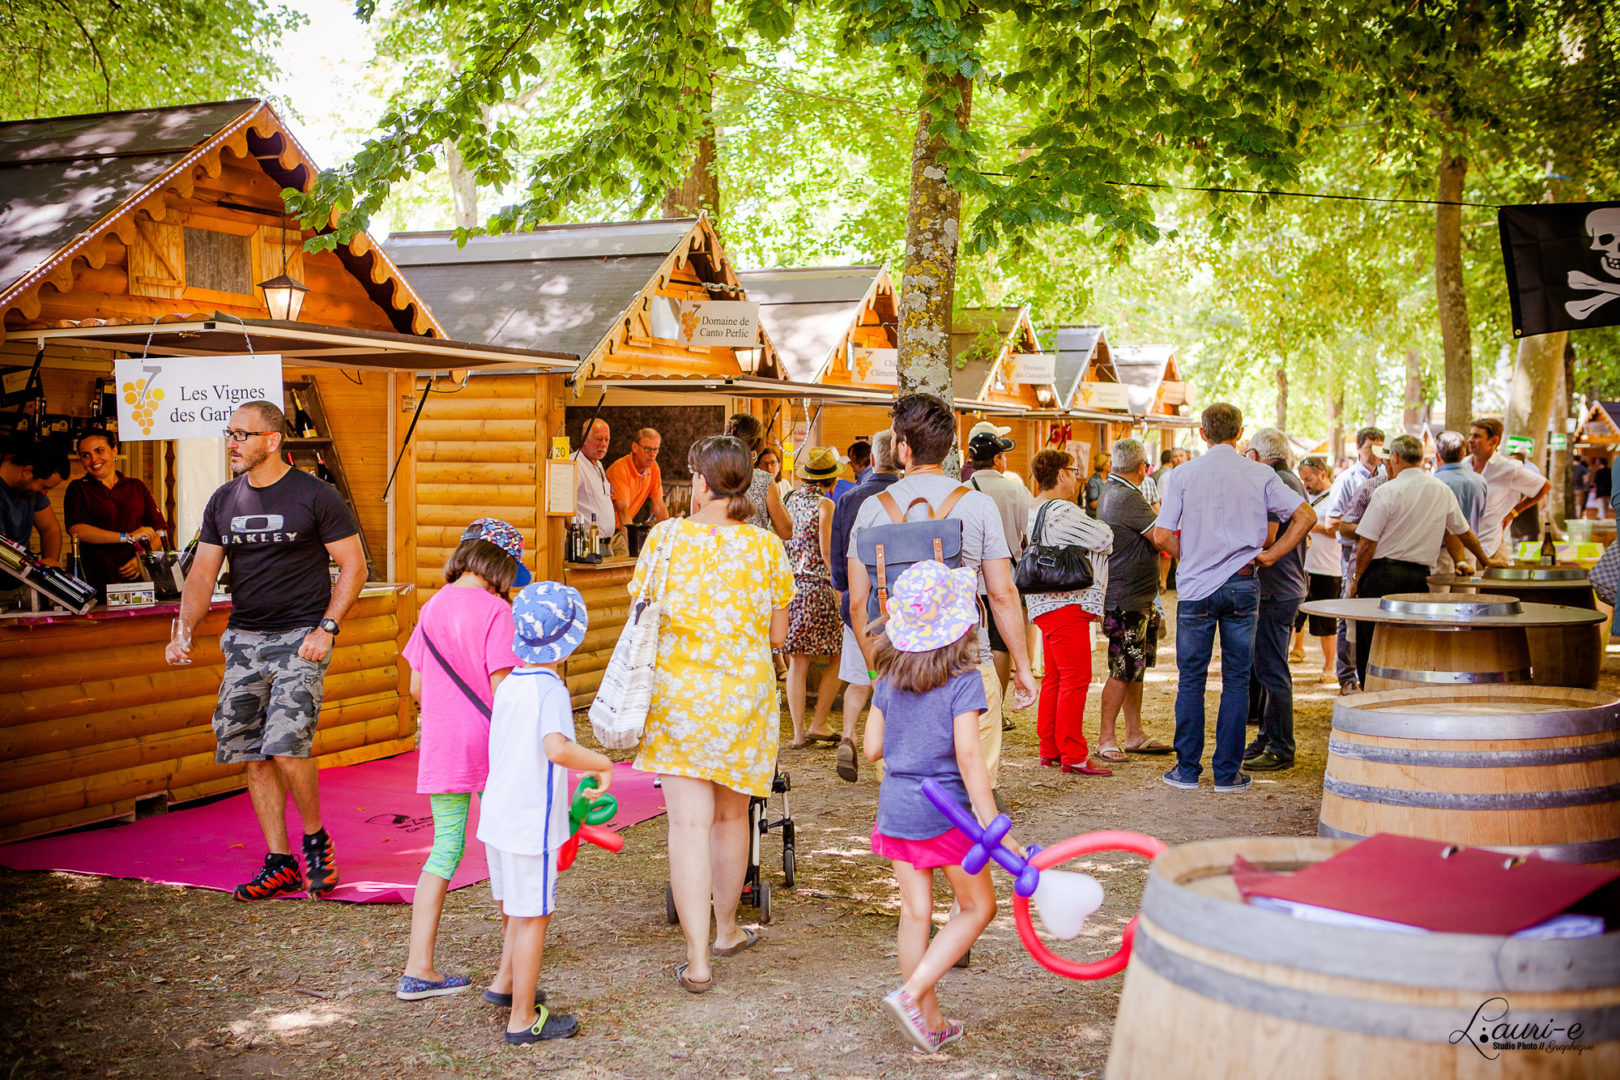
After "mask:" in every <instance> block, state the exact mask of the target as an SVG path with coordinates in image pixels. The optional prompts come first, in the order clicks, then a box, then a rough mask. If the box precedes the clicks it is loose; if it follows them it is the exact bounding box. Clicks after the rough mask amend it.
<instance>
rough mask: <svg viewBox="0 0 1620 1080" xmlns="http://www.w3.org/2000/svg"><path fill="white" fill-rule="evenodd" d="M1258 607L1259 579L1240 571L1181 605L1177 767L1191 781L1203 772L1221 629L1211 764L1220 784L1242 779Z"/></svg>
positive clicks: (1178, 614) (1178, 616)
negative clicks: (1212, 667)
mask: <svg viewBox="0 0 1620 1080" xmlns="http://www.w3.org/2000/svg"><path fill="white" fill-rule="evenodd" d="M1259 610H1260V586H1259V583H1258V582H1256V581H1255V580H1254V578H1253V577H1239V576H1238V575H1236V574H1234V575H1232V576H1231V577H1229V578H1227V579H1226V581H1225V583H1223V584H1222V585H1221V587H1220V588H1218V589H1216V590H1215V591H1214V592H1213V593H1212V594H1210V595H1209V596H1206V597H1204V598H1203V599H1202V600H1183V601H1181V602H1180V603H1179V604H1177V605H1176V673H1177V677H1178V683H1177V686H1176V767H1177V770H1178V771H1179V772H1180V773H1181V775H1182V776H1183V777H1184V778H1186V779H1195V778H1196V777H1197V776H1198V775H1199V774H1200V773H1202V772H1203V771H1204V767H1203V765H1202V764H1201V761H1202V758H1203V756H1204V687H1205V684H1207V683H1208V682H1209V658H1210V654H1211V653H1212V652H1213V651H1214V648H1215V632H1216V630H1217V629H1218V630H1219V631H1220V634H1221V705H1220V711H1219V712H1218V713H1217V714H1216V717H1215V754H1214V757H1213V758H1212V759H1211V761H1210V766H1211V768H1212V770H1213V771H1214V773H1215V782H1216V783H1217V784H1225V783H1230V782H1231V781H1233V780H1234V779H1236V777H1237V774H1238V767H1239V766H1240V765H1242V763H1243V728H1244V721H1245V720H1246V719H1247V716H1246V714H1247V713H1248V711H1249V671H1250V669H1251V668H1252V667H1253V665H1254V630H1255V622H1256V619H1257V618H1258V615H1259ZM1284 651H1285V653H1286V646H1285V650H1284ZM1285 659H1286V656H1285Z"/></svg>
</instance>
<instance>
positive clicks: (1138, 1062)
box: [1107, 837, 1620, 1080]
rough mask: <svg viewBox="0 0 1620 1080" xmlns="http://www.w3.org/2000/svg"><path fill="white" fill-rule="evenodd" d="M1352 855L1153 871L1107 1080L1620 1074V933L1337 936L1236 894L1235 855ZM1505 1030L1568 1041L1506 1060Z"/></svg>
mask: <svg viewBox="0 0 1620 1080" xmlns="http://www.w3.org/2000/svg"><path fill="white" fill-rule="evenodd" d="M1345 846H1347V845H1346V844H1345V843H1344V842H1343V841H1333V840H1310V839H1296V838H1279V837H1266V838H1245V839H1237V840H1210V841H1205V842H1202V843H1196V844H1186V845H1183V846H1181V847H1176V848H1172V849H1171V850H1169V851H1167V852H1165V853H1164V854H1162V855H1160V856H1159V857H1158V858H1157V859H1155V860H1154V861H1153V869H1152V871H1151V873H1150V874H1149V876H1148V884H1147V889H1146V891H1145V893H1144V894H1143V897H1142V914H1141V919H1140V921H1139V922H1138V924H1137V931H1136V940H1135V944H1134V946H1133V948H1132V951H1131V962H1130V966H1129V968H1127V970H1126V973H1125V989H1124V991H1123V993H1122V995H1121V998H1120V1003H1119V1016H1118V1019H1117V1020H1116V1021H1115V1023H1114V1038H1113V1044H1112V1047H1111V1048H1110V1052H1109V1055H1108V1070H1107V1077H1108V1080H1164V1078H1165V1077H1176V1076H1198V1077H1222V1078H1228V1077H1230V1078H1236V1077H1250V1076H1286V1077H1289V1078H1290V1080H1337V1078H1343V1080H1360V1078H1362V1077H1368V1076H1390V1077H1424V1078H1425V1080H1441V1078H1461V1077H1478V1078H1482V1080H1483V1078H1485V1077H1490V1078H1492V1080H1521V1078H1525V1077H1590V1076H1615V1075H1620V987H1617V986H1616V985H1615V982H1616V979H1615V974H1614V973H1615V972H1616V971H1620V933H1610V934H1604V935H1603V936H1601V937H1595V938H1582V939H1577V940H1571V941H1532V940H1528V939H1524V938H1513V937H1492V936H1484V935H1472V934H1437V933H1425V934H1409V933H1399V932H1390V931H1385V930H1369V929H1362V928H1359V927H1342V926H1333V925H1329V924H1324V923H1313V922H1305V921H1303V920H1299V919H1294V918H1292V917H1290V916H1288V915H1285V914H1282V913H1280V912H1274V911H1266V910H1263V909H1260V908H1255V907H1250V906H1249V905H1247V904H1244V903H1242V901H1241V899H1240V898H1239V896H1238V892H1237V888H1236V886H1235V885H1234V884H1233V882H1232V877H1231V866H1232V860H1233V858H1234V857H1235V856H1238V855H1242V856H1243V857H1244V858H1245V859H1248V860H1249V861H1250V862H1252V863H1254V864H1255V865H1257V866H1260V867H1263V868H1266V869H1271V870H1292V869H1298V868H1300V867H1302V866H1306V865H1309V864H1311V863H1313V862H1318V861H1320V860H1322V859H1325V858H1327V857H1328V856H1329V855H1331V854H1333V853H1334V852H1335V851H1338V850H1341V849H1342V848H1344V847H1345ZM1503 1010H1505V1014H1504V1012H1503ZM1503 1024H1505V1025H1509V1027H1510V1028H1511V1029H1512V1030H1513V1031H1515V1032H1517V1033H1519V1034H1525V1033H1527V1032H1528V1029H1527V1028H1526V1027H1525V1025H1528V1024H1535V1025H1538V1030H1537V1032H1536V1034H1537V1035H1538V1036H1539V1035H1540V1034H1541V1032H1540V1029H1541V1028H1553V1027H1556V1028H1558V1029H1560V1030H1559V1031H1557V1032H1556V1033H1553V1034H1551V1035H1548V1036H1544V1037H1538V1038H1533V1039H1526V1040H1524V1041H1526V1042H1547V1043H1550V1044H1551V1046H1550V1049H1548V1050H1529V1049H1501V1048H1498V1047H1497V1045H1496V1041H1497V1040H1496V1039H1495V1035H1504V1036H1505V1035H1506V1034H1508V1031H1507V1030H1506V1029H1502V1028H1499V1027H1498V1025H1503ZM1575 1024H1579V1025H1580V1034H1579V1035H1578V1036H1576V1037H1574V1039H1573V1041H1574V1042H1575V1043H1576V1044H1577V1045H1579V1046H1580V1047H1582V1049H1581V1052H1580V1053H1578V1054H1577V1053H1576V1052H1575V1050H1574V1049H1573V1048H1570V1043H1571V1041H1572V1040H1571V1035H1570V1029H1571V1027H1572V1025H1575ZM1482 1033H1483V1034H1484V1035H1485V1037H1486V1038H1485V1041H1484V1042H1481V1041H1479V1036H1480V1035H1481V1034H1482ZM1560 1050H1563V1052H1560Z"/></svg>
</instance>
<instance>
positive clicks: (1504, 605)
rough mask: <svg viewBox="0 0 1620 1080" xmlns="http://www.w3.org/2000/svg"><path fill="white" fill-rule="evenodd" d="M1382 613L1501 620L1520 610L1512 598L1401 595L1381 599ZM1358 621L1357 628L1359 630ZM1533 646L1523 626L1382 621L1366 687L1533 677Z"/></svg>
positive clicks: (1521, 680)
mask: <svg viewBox="0 0 1620 1080" xmlns="http://www.w3.org/2000/svg"><path fill="white" fill-rule="evenodd" d="M1378 606H1379V608H1380V610H1381V611H1382V612H1385V613H1388V614H1392V615H1408V616H1412V617H1413V618H1416V619H1421V618H1431V617H1445V618H1450V619H1454V620H1458V621H1460V622H1462V623H1463V624H1464V626H1466V620H1468V619H1471V618H1493V619H1498V620H1499V619H1501V618H1504V617H1511V616H1513V615H1516V614H1518V613H1519V612H1520V611H1521V610H1522V605H1521V604H1520V603H1519V601H1517V600H1515V599H1513V598H1512V597H1510V596H1492V595H1483V594H1471V593H1463V594H1452V593H1398V594H1395V595H1391V596H1386V597H1383V598H1382V599H1381V600H1380V601H1379V605H1378ZM1364 625H1366V624H1360V626H1358V628H1357V632H1358V633H1359V632H1360V629H1361V626H1364ZM1530 676H1531V667H1530V647H1529V644H1528V642H1527V639H1526V637H1525V629H1524V627H1521V626H1481V627H1479V628H1477V629H1467V628H1459V629H1436V628H1434V627H1432V626H1427V625H1424V624H1423V623H1421V622H1415V623H1404V622H1380V623H1379V624H1378V628H1377V630H1376V631H1375V632H1374V633H1373V640H1372V651H1371V653H1370V654H1369V656H1368V659H1367V679H1366V689H1368V690H1389V689H1394V688H1396V687H1402V686H1469V685H1489V684H1505V683H1527V682H1529V681H1530Z"/></svg>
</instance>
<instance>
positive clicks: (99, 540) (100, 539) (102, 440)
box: [64, 431, 167, 589]
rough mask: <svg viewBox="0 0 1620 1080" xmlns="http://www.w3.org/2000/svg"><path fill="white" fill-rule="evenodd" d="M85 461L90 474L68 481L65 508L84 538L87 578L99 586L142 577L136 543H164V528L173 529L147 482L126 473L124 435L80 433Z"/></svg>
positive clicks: (81, 552)
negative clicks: (121, 451) (121, 467)
mask: <svg viewBox="0 0 1620 1080" xmlns="http://www.w3.org/2000/svg"><path fill="white" fill-rule="evenodd" d="M78 449H79V461H80V462H82V463H83V465H84V471H85V475H84V476H82V477H80V478H79V479H77V480H75V481H73V482H72V483H71V484H69V485H68V488H67V496H66V500H65V507H64V509H66V511H67V526H68V532H69V533H71V534H73V536H74V537H76V538H77V539H78V541H79V561H80V564H81V565H82V566H83V567H84V579H85V580H86V581H88V582H89V583H90V584H92V585H94V586H96V588H98V589H104V588H105V587H106V586H107V584H108V583H109V582H113V581H135V580H137V579H138V578H139V577H140V576H141V565H140V558H139V552H138V550H137V548H136V543H137V542H139V541H142V540H144V541H145V542H146V543H147V545H148V546H149V547H151V548H153V549H155V548H157V546H158V535H157V534H158V530H159V529H165V528H167V526H166V525H164V523H163V515H162V514H161V513H159V512H158V508H157V503H156V502H155V501H154V500H153V498H152V493H151V491H149V490H147V487H146V485H145V484H143V483H141V482H140V481H139V480H136V479H135V478H134V477H130V476H123V475H120V474H119V472H118V469H117V467H116V466H117V458H118V437H117V436H115V435H113V434H111V433H109V432H105V431H89V432H86V433H85V434H83V435H81V436H79V443H78Z"/></svg>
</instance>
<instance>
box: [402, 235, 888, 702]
mask: <svg viewBox="0 0 1620 1080" xmlns="http://www.w3.org/2000/svg"><path fill="white" fill-rule="evenodd" d="M388 250H389V252H390V254H391V255H393V257H394V258H395V259H396V261H398V263H399V264H400V265H401V266H402V267H404V271H405V273H406V274H407V275H409V277H410V279H411V281H412V283H413V284H414V285H415V287H416V288H417V289H418V290H419V291H420V292H421V293H422V295H423V296H424V297H426V298H427V300H428V302H429V303H430V304H431V305H432V306H433V309H434V311H435V312H437V313H438V314H439V316H440V317H441V318H442V319H444V321H445V325H446V326H447V328H448V329H449V331H450V333H451V334H452V335H454V336H457V337H465V338H468V339H470V340H473V341H482V342H486V343H489V344H492V345H531V344H533V345H543V346H544V347H547V348H552V349H559V350H561V351H564V352H570V353H576V354H577V355H578V356H579V357H580V361H579V363H578V365H577V367H575V368H574V369H573V370H572V371H570V372H569V373H567V374H566V375H562V374H537V375H534V376H515V375H501V376H493V375H492V376H482V375H476V374H475V375H473V376H472V377H471V379H469V381H468V383H467V386H466V387H465V388H464V389H463V390H462V391H461V392H460V393H459V394H456V395H453V396H451V395H433V396H432V397H431V398H430V400H429V402H428V405H427V408H426V411H425V412H424V414H423V419H422V421H421V424H420V425H419V426H418V432H417V438H416V440H415V441H414V443H413V445H412V447H410V448H409V449H408V450H407V452H406V456H407V459H408V460H410V461H412V462H413V463H414V465H413V468H414V475H415V478H416V484H417V506H418V508H419V509H418V513H419V514H420V515H421V517H420V519H419V522H418V534H419V536H420V539H421V546H420V547H419V548H418V549H417V550H416V551H415V552H414V553H413V557H414V559H415V561H414V563H413V564H412V565H411V566H410V567H408V568H407V569H406V570H405V571H404V572H405V573H408V574H411V575H413V576H412V577H411V578H410V580H414V581H415V582H416V583H417V584H418V585H419V586H420V587H421V589H422V590H423V591H424V592H430V591H431V590H432V589H433V588H435V587H436V586H437V583H438V581H439V567H440V566H441V565H442V563H443V561H444V557H445V556H446V555H448V553H449V550H450V548H451V547H453V541H454V536H452V535H451V530H452V529H459V528H460V527H461V524H462V523H463V521H464V519H465V518H467V517H469V516H476V515H477V514H478V513H488V514H491V515H495V516H508V515H509V517H508V520H510V521H512V523H513V524H514V525H517V526H518V527H519V528H520V529H522V530H524V535H525V542H526V543H535V542H536V541H537V539H538V541H539V547H540V548H541V550H542V552H543V553H544V561H543V563H542V565H541V566H540V567H539V568H538V572H539V573H541V574H543V575H545V576H548V577H550V578H552V579H554V580H560V581H564V582H566V583H568V584H570V585H573V586H574V587H575V588H577V589H579V590H580V592H581V594H582V595H583V596H584V597H585V602H586V605H587V608H588V609H589V611H590V628H589V631H588V632H587V634H586V637H585V640H584V642H583V643H582V644H581V646H580V648H579V649H578V650H577V651H576V652H575V653H574V655H573V657H572V658H571V659H570V660H569V661H568V663H567V665H566V671H565V674H566V677H567V680H568V685H569V688H570V689H571V691H572V692H573V700H574V705H575V707H576V708H583V707H585V706H587V705H589V704H590V702H591V700H592V698H593V697H594V696H595V693H596V688H597V686H598V685H599V684H600V682H601V678H602V671H603V669H604V668H605V667H606V666H607V661H608V657H609V656H610V655H611V654H612V650H613V645H614V642H615V641H616V640H617V638H618V635H619V631H620V628H621V627H622V626H623V625H624V620H625V616H626V614H627V612H628V610H629V596H628V595H627V593H626V591H625V586H626V584H627V583H628V582H629V580H630V576H631V573H632V571H633V569H634V565H635V559H634V557H630V556H619V557H608V558H604V559H603V560H602V561H601V562H600V563H597V564H575V563H567V562H565V561H564V559H563V552H564V535H565V526H566V523H567V522H568V520H569V519H570V515H571V513H572V511H571V510H569V511H566V512H561V513H554V514H544V513H542V511H543V510H545V509H546V507H544V506H540V507H538V508H537V507H536V505H535V487H534V485H535V470H536V469H537V468H539V467H540V466H542V464H545V454H544V450H545V448H546V447H548V446H549V447H552V448H553V451H552V452H553V453H556V452H558V450H559V449H560V450H561V452H563V453H564V454H571V453H573V452H574V451H575V450H576V449H577V447H578V445H579V441H580V439H581V437H582V436H583V434H584V431H585V428H586V427H587V425H588V424H589V422H590V420H591V419H592V418H593V417H596V416H600V417H601V418H602V419H604V420H606V421H607V422H608V425H609V428H610V431H611V441H610V444H609V449H608V453H607V456H606V457H605V458H604V459H603V462H604V464H611V463H612V462H614V461H616V460H618V459H619V458H620V457H623V456H624V455H625V454H626V453H627V452H628V451H629V446H630V443H631V441H632V439H633V438H634V437H635V435H636V433H637V432H638V431H639V430H640V429H641V428H644V427H652V428H655V429H657V430H658V431H659V433H660V435H661V436H662V452H661V453H660V455H659V467H660V470H661V472H662V476H663V486H664V494H665V498H666V501H669V502H673V503H675V504H676V505H679V502H680V500H681V499H682V498H683V497H689V494H690V477H689V476H688V475H687V471H686V455H687V450H688V449H689V448H690V446H691V445H692V443H694V442H695V441H697V440H698V439H700V438H702V437H704V436H706V435H713V434H718V433H719V432H720V431H722V430H723V428H724V424H725V419H726V417H727V416H728V415H730V414H731V413H734V412H751V413H753V414H754V415H757V416H759V417H760V418H761V420H762V421H764V420H771V419H773V417H774V420H773V423H772V427H773V429H775V430H776V431H778V432H779V431H781V430H782V425H783V423H784V422H785V418H786V416H787V415H788V414H789V413H790V405H791V403H792V402H793V401H794V400H795V399H797V400H798V401H800V402H802V401H803V400H804V399H806V398H810V399H812V400H815V399H818V398H822V397H826V396H837V395H838V393H839V391H837V390H836V389H827V388H823V387H817V386H814V385H810V384H805V383H795V382H792V381H791V380H788V379H786V378H785V377H784V373H783V369H782V366H781V362H780V360H779V358H778V356H777V353H776V350H775V349H774V348H773V346H772V343H771V339H770V336H769V334H768V333H767V332H765V331H764V330H762V329H760V328H759V326H758V323H757V318H755V321H754V322H752V323H749V324H748V329H747V330H746V335H745V337H746V340H740V341H736V343H734V344H703V343H702V341H703V340H704V338H703V335H702V334H701V333H699V335H698V339H697V342H696V343H695V342H694V340H693V338H692V335H691V331H690V330H688V329H687V326H688V325H690V323H691V316H692V315H694V314H695V313H698V312H700V311H705V310H706V311H708V312H711V313H714V312H718V313H722V314H724V313H727V311H728V309H724V308H712V307H700V305H702V306H706V305H712V304H715V303H717V302H718V303H720V304H725V303H736V302H743V303H747V302H748V296H747V292H746V288H745V286H744V284H743V282H742V281H741V279H740V278H739V277H738V275H737V273H736V271H735V270H734V268H733V266H732V264H731V261H730V259H729V257H728V256H727V255H726V253H725V250H724V247H723V246H722V244H721V241H720V238H719V236H718V235H716V233H715V230H714V227H713V225H712V224H711V223H710V222H709V220H708V218H707V217H706V216H699V217H697V218H686V219H673V220H664V221H650V222H608V223H596V224H583V225H562V226H552V227H548V228H541V229H536V230H534V231H532V232H527V233H522V234H519V235H514V236H502V237H474V238H473V239H471V240H470V241H468V243H467V244H466V246H465V247H457V246H456V243H455V241H454V240H453V239H452V238H451V237H450V235H449V234H448V233H405V234H396V235H394V236H392V237H390V238H389V241H388ZM736 310H737V309H729V312H730V313H731V314H735V313H736ZM744 314H745V315H746V314H747V312H744ZM749 317H750V318H753V316H749ZM700 329H701V328H700ZM857 396H858V393H857ZM545 467H546V468H547V470H550V469H552V468H555V467H556V466H553V465H549V464H546V465H545ZM564 468H565V469H566V465H565V466H564ZM645 513H646V512H645V511H644V512H643V515H644V516H645Z"/></svg>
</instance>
